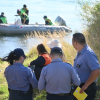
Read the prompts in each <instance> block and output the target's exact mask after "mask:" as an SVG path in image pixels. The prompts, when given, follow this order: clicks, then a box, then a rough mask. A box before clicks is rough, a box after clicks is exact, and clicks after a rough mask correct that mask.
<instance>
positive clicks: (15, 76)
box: [5, 63, 38, 91]
mask: <svg viewBox="0 0 100 100" xmlns="http://www.w3.org/2000/svg"><path fill="white" fill-rule="evenodd" d="M5 77H6V80H7V83H8V87H9V88H10V89H13V90H21V91H28V90H29V87H30V84H31V85H32V87H33V88H36V87H37V86H38V82H37V80H36V78H35V74H34V72H33V71H32V70H31V69H30V68H29V67H24V65H23V64H21V63H14V64H13V65H10V66H8V67H7V68H6V69H5Z"/></svg>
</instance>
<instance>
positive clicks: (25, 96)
mask: <svg viewBox="0 0 100 100" xmlns="http://www.w3.org/2000/svg"><path fill="white" fill-rule="evenodd" d="M25 58H26V56H25V53H24V51H23V50H22V49H21V48H16V49H14V50H13V51H11V52H10V53H9V55H8V56H7V57H4V58H3V59H2V60H3V61H7V62H8V63H9V64H10V65H9V66H8V67H7V68H6V69H5V72H4V74H5V77H6V80H7V83H8V90H9V100H33V88H37V86H38V81H37V80H36V77H35V74H34V72H33V71H32V70H31V68H29V67H25V66H24V65H23V63H24V60H25Z"/></svg>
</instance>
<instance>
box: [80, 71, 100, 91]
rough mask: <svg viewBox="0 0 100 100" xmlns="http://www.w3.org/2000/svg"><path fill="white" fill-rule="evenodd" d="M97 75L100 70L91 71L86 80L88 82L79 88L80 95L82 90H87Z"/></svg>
mask: <svg viewBox="0 0 100 100" xmlns="http://www.w3.org/2000/svg"><path fill="white" fill-rule="evenodd" d="M99 74H100V69H96V70H94V71H92V72H91V74H90V77H89V78H88V80H87V81H86V83H85V84H84V86H83V87H82V88H81V91H80V93H82V92H83V91H84V90H86V89H87V88H88V86H89V85H90V84H91V83H92V82H94V81H95V80H96V78H97V77H98V76H99Z"/></svg>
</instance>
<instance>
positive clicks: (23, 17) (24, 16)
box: [17, 10, 29, 25]
mask: <svg viewBox="0 0 100 100" xmlns="http://www.w3.org/2000/svg"><path fill="white" fill-rule="evenodd" d="M17 14H18V15H19V16H20V17H21V22H22V24H26V25H28V24H29V17H28V15H27V14H26V13H25V12H23V13H21V11H20V10H17Z"/></svg>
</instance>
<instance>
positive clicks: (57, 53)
mask: <svg viewBox="0 0 100 100" xmlns="http://www.w3.org/2000/svg"><path fill="white" fill-rule="evenodd" d="M62 54H63V51H62V49H61V48H59V47H54V48H52V49H51V52H50V55H52V56H53V57H54V56H59V57H61V56H62Z"/></svg>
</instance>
